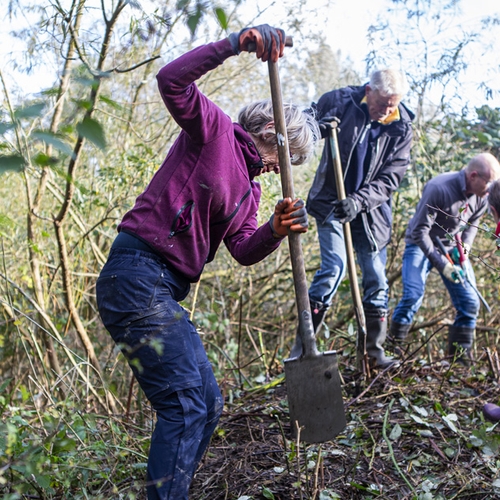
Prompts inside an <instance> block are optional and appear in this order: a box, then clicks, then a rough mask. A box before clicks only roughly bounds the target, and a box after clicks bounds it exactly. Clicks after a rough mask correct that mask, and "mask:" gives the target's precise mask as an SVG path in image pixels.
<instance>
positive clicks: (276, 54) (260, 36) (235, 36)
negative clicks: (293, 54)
mask: <svg viewBox="0 0 500 500" xmlns="http://www.w3.org/2000/svg"><path fill="white" fill-rule="evenodd" d="M229 41H230V42H231V45H232V47H233V51H234V53H235V54H239V53H240V52H242V51H244V52H249V46H251V45H250V44H253V45H255V49H253V50H255V53H256V55H257V59H261V60H262V61H263V62H266V61H267V60H271V61H273V62H276V61H277V60H278V59H279V58H280V57H282V56H283V54H284V52H285V32H284V31H283V30H282V29H280V28H273V27H272V26H269V24H261V25H259V26H254V27H252V28H243V29H242V30H241V31H240V32H239V33H231V34H230V35H229Z"/></svg>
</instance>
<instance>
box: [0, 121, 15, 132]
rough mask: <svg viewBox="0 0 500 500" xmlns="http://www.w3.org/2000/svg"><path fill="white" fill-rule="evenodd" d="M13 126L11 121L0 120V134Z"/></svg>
mask: <svg viewBox="0 0 500 500" xmlns="http://www.w3.org/2000/svg"><path fill="white" fill-rule="evenodd" d="M13 127H14V125H13V124H12V123H5V122H0V135H3V134H5V132H7V131H8V130H10V129H11V128H13Z"/></svg>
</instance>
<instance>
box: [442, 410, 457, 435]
mask: <svg viewBox="0 0 500 500" xmlns="http://www.w3.org/2000/svg"><path fill="white" fill-rule="evenodd" d="M442 419H443V421H444V423H445V424H446V425H447V426H448V427H449V428H450V429H451V430H452V431H453V432H456V433H457V434H458V429H457V427H456V426H455V424H454V422H457V421H458V417H457V416H456V415H455V414H454V413H450V414H449V415H446V416H444V417H442Z"/></svg>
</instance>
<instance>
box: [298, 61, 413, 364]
mask: <svg viewBox="0 0 500 500" xmlns="http://www.w3.org/2000/svg"><path fill="white" fill-rule="evenodd" d="M406 90H407V84H406V79H405V77H404V75H403V74H402V73H400V72H399V71H395V70H393V69H383V70H378V71H375V72H374V73H373V74H372V75H371V78H370V82H369V83H368V84H366V85H363V86H360V87H345V88H341V89H338V90H333V91H331V92H327V93H326V94H324V95H323V96H322V97H321V98H320V100H319V101H318V104H317V106H316V108H317V119H318V120H319V121H320V122H321V121H331V120H333V119H334V118H335V119H337V120H338V121H339V122H340V125H339V131H338V143H339V150H340V159H341V162H342V168H343V172H344V184H345V192H346V195H347V198H346V199H345V200H342V201H340V200H338V197H337V189H336V186H335V175H334V171H333V162H332V158H331V151H330V148H329V147H328V146H327V145H325V148H324V150H323V155H322V157H321V161H320V164H319V167H318V170H317V172H316V176H315V179H314V182H313V185H312V187H311V190H310V192H309V197H308V200H307V210H308V213H309V214H311V215H312V216H314V218H315V219H316V223H317V228H318V236H319V244H320V252H321V265H320V268H319V270H318V271H317V272H316V274H315V276H314V279H313V282H312V284H311V286H310V288H309V299H310V301H311V311H312V317H313V326H314V328H315V331H316V330H317V328H318V327H319V325H320V324H321V322H322V321H323V318H324V315H325V313H326V311H327V310H328V308H329V307H330V305H331V302H332V299H333V296H334V295H335V292H336V291H337V288H338V286H339V284H340V282H341V281H342V279H343V277H344V275H345V270H346V251H345V245H344V233H343V229H342V224H344V223H346V222H350V223H351V231H352V236H353V246H354V249H355V251H356V255H357V260H358V263H359V266H360V268H361V272H362V285H363V298H362V300H363V309H364V312H365V317H366V328H367V339H366V349H367V353H368V356H369V358H370V360H371V362H372V363H373V364H374V365H376V366H379V367H386V366H388V365H389V364H391V363H392V362H393V361H392V359H391V358H389V357H387V356H386V355H385V353H384V348H383V344H384V341H385V338H386V334H387V307H388V291H389V285H388V282H387V278H386V274H385V265H386V259H387V252H386V247H387V244H388V243H389V241H390V238H391V226H392V210H391V200H392V193H393V192H394V191H395V190H396V189H397V188H398V186H399V184H400V183H401V180H402V179H403V176H404V174H405V172H406V169H407V167H408V165H409V164H410V148H411V143H412V136H413V133H412V126H411V121H412V119H413V118H414V115H413V113H412V112H411V111H410V110H408V109H407V108H406V106H405V105H404V104H403V103H401V99H402V97H403V96H404V94H405V93H406Z"/></svg>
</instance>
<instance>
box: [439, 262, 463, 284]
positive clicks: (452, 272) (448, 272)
mask: <svg viewBox="0 0 500 500" xmlns="http://www.w3.org/2000/svg"><path fill="white" fill-rule="evenodd" d="M443 276H444V277H445V278H446V279H448V280H450V281H451V282H452V283H462V282H463V280H464V272H463V271H462V268H461V267H459V266H456V265H453V264H452V263H451V262H447V263H446V266H444V269H443Z"/></svg>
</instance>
